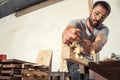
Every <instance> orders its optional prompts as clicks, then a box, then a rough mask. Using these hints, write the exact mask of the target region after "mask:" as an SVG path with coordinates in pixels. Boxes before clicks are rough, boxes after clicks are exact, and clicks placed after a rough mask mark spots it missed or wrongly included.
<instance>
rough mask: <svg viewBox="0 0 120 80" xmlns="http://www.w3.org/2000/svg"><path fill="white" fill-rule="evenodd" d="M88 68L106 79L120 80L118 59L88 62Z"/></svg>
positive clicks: (119, 62)
mask: <svg viewBox="0 0 120 80" xmlns="http://www.w3.org/2000/svg"><path fill="white" fill-rule="evenodd" d="M89 68H90V69H91V70H93V71H95V72H96V73H98V74H100V75H102V76H104V77H105V78H106V79H108V80H120V76H119V73H120V61H105V62H104V61H102V62H89Z"/></svg>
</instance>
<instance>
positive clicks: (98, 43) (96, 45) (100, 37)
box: [92, 34, 107, 53]
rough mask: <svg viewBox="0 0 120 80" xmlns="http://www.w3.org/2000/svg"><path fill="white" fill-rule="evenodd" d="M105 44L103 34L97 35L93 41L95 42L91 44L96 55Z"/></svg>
mask: <svg viewBox="0 0 120 80" xmlns="http://www.w3.org/2000/svg"><path fill="white" fill-rule="evenodd" d="M106 42H107V39H105V36H104V35H103V34H98V35H97V37H96V39H95V42H93V43H92V49H94V50H95V52H96V53H97V52H99V51H100V50H101V49H102V48H103V46H104V45H105V43H106Z"/></svg>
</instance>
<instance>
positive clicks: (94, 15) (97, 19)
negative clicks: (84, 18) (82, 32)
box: [89, 5, 107, 27]
mask: <svg viewBox="0 0 120 80" xmlns="http://www.w3.org/2000/svg"><path fill="white" fill-rule="evenodd" d="M106 17H107V10H106V9H105V8H104V7H102V6H101V5H98V6H96V7H95V8H94V9H92V10H91V13H90V16H89V22H90V25H91V26H93V27H97V26H98V25H100V24H101V23H102V22H103V21H104V19H105V18H106Z"/></svg>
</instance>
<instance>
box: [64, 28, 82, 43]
mask: <svg viewBox="0 0 120 80" xmlns="http://www.w3.org/2000/svg"><path fill="white" fill-rule="evenodd" d="M74 41H77V42H80V29H78V28H76V27H73V26H68V27H67V28H65V30H64V32H63V34H62V42H63V43H64V44H70V43H72V42H74Z"/></svg>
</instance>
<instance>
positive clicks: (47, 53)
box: [36, 49, 53, 70]
mask: <svg viewBox="0 0 120 80" xmlns="http://www.w3.org/2000/svg"><path fill="white" fill-rule="evenodd" d="M52 53H53V51H52V50H51V49H44V50H41V51H40V52H39V54H38V57H37V61H36V62H37V64H39V65H45V66H47V67H48V69H49V70H51V63H52Z"/></svg>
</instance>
